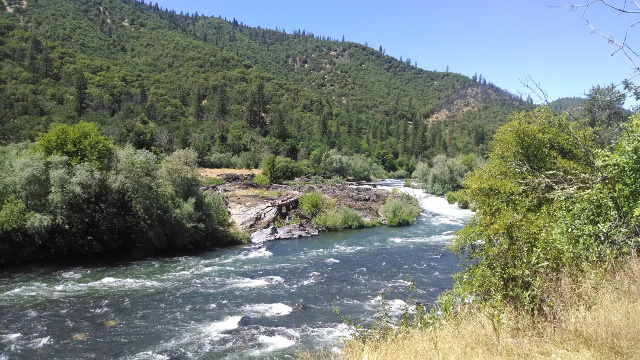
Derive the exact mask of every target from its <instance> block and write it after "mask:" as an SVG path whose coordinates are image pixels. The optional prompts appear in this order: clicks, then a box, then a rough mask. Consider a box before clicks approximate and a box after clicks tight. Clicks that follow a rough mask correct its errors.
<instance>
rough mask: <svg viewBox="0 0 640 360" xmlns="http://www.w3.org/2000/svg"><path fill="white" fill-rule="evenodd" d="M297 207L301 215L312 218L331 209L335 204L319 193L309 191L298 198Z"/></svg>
mask: <svg viewBox="0 0 640 360" xmlns="http://www.w3.org/2000/svg"><path fill="white" fill-rule="evenodd" d="M298 206H299V207H300V210H301V211H302V215H304V216H306V217H308V218H314V217H316V216H318V214H320V213H321V212H323V211H327V210H331V209H333V208H334V207H335V203H334V202H333V200H331V199H329V198H327V197H326V196H324V195H323V194H322V193H321V192H318V191H311V192H308V193H306V194H303V195H301V196H300V197H299V198H298Z"/></svg>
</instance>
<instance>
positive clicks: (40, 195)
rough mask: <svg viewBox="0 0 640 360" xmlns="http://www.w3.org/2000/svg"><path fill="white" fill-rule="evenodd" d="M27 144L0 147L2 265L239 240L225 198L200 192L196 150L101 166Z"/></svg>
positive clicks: (132, 154)
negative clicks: (71, 160) (73, 161)
mask: <svg viewBox="0 0 640 360" xmlns="http://www.w3.org/2000/svg"><path fill="white" fill-rule="evenodd" d="M29 145H30V144H17V145H10V146H7V147H0V189H1V190H0V203H2V208H0V226H1V228H0V250H1V251H0V264H11V263H16V262H20V261H23V260H33V259H41V258H44V257H67V256H83V257H86V256H91V255H94V254H99V253H102V252H105V251H123V250H127V249H131V248H135V247H138V248H144V249H147V250H148V251H155V250H159V249H166V248H181V249H185V248H195V247H202V246H210V245H215V244H219V245H221V244H225V243H228V242H230V241H234V238H233V236H232V235H230V234H228V233H227V232H226V231H225V229H226V228H227V227H228V226H229V215H228V212H227V210H226V207H225V203H224V199H223V198H222V196H221V195H219V194H215V193H210V192H207V193H202V192H201V191H200V183H199V181H198V179H197V177H196V172H195V163H196V158H197V156H196V154H195V152H193V151H192V150H183V151H177V152H175V153H174V154H171V155H169V156H166V157H164V158H163V159H161V160H160V159H158V157H157V156H156V155H155V154H153V153H152V152H150V151H147V150H137V149H134V148H133V147H130V146H129V147H125V148H120V149H116V151H115V152H114V155H113V156H112V157H111V159H110V162H109V163H108V164H106V165H107V166H104V168H102V167H98V165H97V164H96V163H95V162H93V161H87V162H79V163H77V164H70V163H69V161H68V158H67V157H66V156H59V155H50V156H46V157H45V156H44V155H42V154H41V153H39V152H33V151H30V150H29V149H30V146H29Z"/></svg>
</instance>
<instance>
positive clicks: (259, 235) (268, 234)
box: [251, 224, 319, 243]
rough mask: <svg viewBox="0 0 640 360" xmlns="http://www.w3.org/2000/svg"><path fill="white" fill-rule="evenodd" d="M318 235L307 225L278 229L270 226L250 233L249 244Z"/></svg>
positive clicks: (286, 226) (316, 230)
mask: <svg viewBox="0 0 640 360" xmlns="http://www.w3.org/2000/svg"><path fill="white" fill-rule="evenodd" d="M318 233H319V231H318V229H316V228H314V227H313V226H310V225H308V224H294V225H285V226H282V227H279V228H278V227H275V226H271V227H269V228H266V229H264V230H258V231H256V232H254V233H252V234H251V242H252V243H262V242H265V241H271V240H278V239H297V238H301V237H311V236H316V235H318Z"/></svg>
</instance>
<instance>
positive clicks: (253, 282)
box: [227, 276, 284, 288]
mask: <svg viewBox="0 0 640 360" xmlns="http://www.w3.org/2000/svg"><path fill="white" fill-rule="evenodd" d="M227 283H228V284H229V285H228V286H227V288H252V287H260V286H267V285H271V284H279V283H284V279H283V278H282V277H280V276H265V277H261V278H257V279H250V278H238V279H230V280H227Z"/></svg>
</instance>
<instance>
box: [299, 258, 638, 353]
mask: <svg viewBox="0 0 640 360" xmlns="http://www.w3.org/2000/svg"><path fill="white" fill-rule="evenodd" d="M549 286H550V287H552V288H553V291H552V292H551V294H552V295H551V298H550V299H549V301H550V303H553V304H555V306H554V308H553V309H548V311H549V312H548V313H547V314H538V315H537V316H531V315H530V314H526V313H524V312H522V311H519V310H515V309H503V310H502V311H500V310H498V309H494V308H478V307H473V306H466V307H463V308H461V311H460V312H459V313H457V314H456V315H453V316H452V317H449V318H445V319H442V320H441V321H440V323H439V324H438V326H434V327H432V328H430V329H429V330H428V331H419V330H417V329H415V328H407V329H404V330H405V331H402V332H399V333H396V334H393V335H391V336H389V337H386V338H381V339H378V340H373V341H370V342H367V343H366V344H363V343H361V342H358V341H355V340H350V341H347V342H346V346H345V348H344V352H343V353H342V354H341V355H335V354H334V355H327V354H325V355H324V356H323V357H325V358H334V359H371V360H374V359H385V360H386V359H403V360H404V359H471V358H473V359H523V358H526V359H533V358H535V359H637V358H640V348H638V345H637V344H638V343H640V260H638V258H637V257H634V258H632V259H631V260H629V261H627V262H625V263H623V264H618V265H617V266H616V267H614V268H612V269H608V270H602V269H594V270H591V271H589V272H587V273H585V274H583V275H582V276H581V277H580V279H571V278H569V277H566V276H561V277H560V278H558V279H556V280H555V281H552V282H551V283H550V285H549ZM303 358H309V354H306V355H304V356H303ZM312 358H314V359H315V358H319V355H318V354H314V355H313V356H312Z"/></svg>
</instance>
